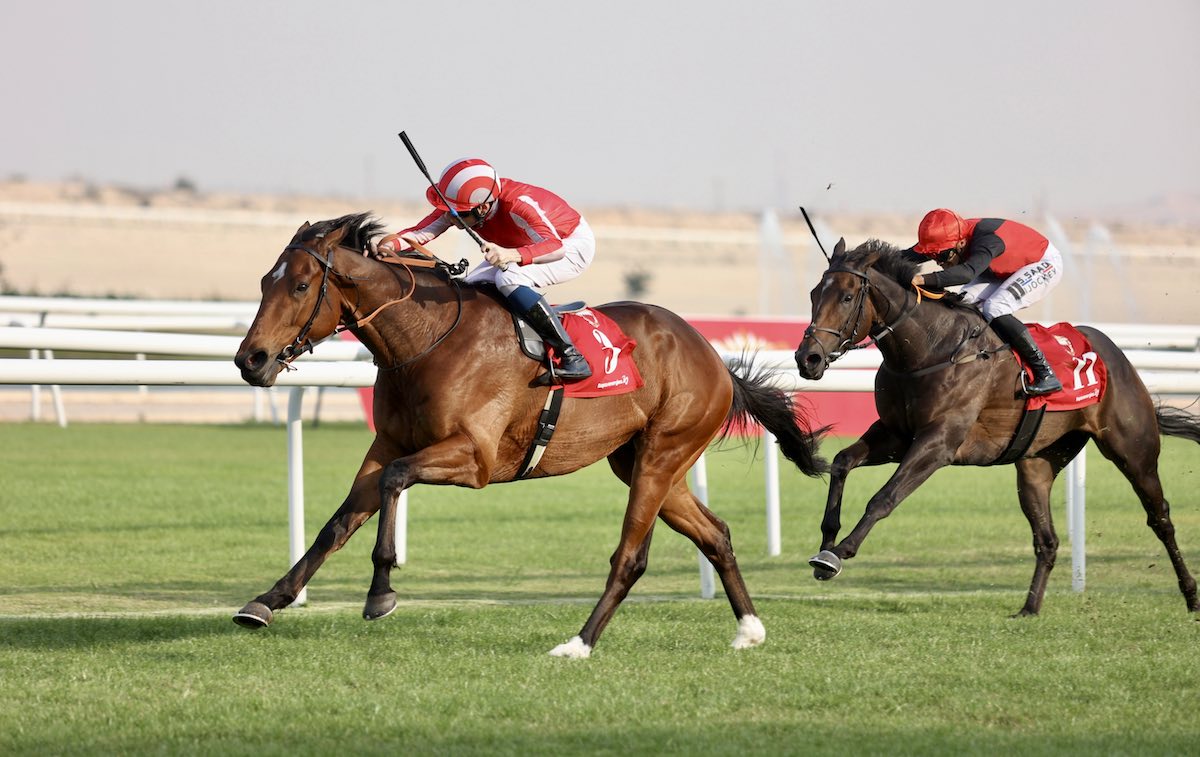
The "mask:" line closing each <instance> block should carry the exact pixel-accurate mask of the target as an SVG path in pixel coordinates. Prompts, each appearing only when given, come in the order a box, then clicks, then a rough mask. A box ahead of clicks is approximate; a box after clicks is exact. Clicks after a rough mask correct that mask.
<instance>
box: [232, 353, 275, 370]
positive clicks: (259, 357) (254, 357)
mask: <svg viewBox="0 0 1200 757" xmlns="http://www.w3.org/2000/svg"><path fill="white" fill-rule="evenodd" d="M266 359H267V353H266V352H264V351H262V350H257V351H255V352H247V353H239V354H238V355H236V356H235V357H234V358H233V364H234V365H236V366H237V367H238V368H240V369H241V370H243V371H244V370H252V371H253V370H258V369H259V368H260V367H262V364H263V363H264V362H265V361H266Z"/></svg>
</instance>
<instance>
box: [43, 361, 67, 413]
mask: <svg viewBox="0 0 1200 757" xmlns="http://www.w3.org/2000/svg"><path fill="white" fill-rule="evenodd" d="M42 354H43V355H45V356H46V359H47V360H53V359H54V350H42ZM50 397H51V399H52V400H53V401H54V417H55V418H56V419H58V427H59V428H66V427H67V409H66V407H65V406H64V405H63V398H62V387H61V386H59V385H58V384H51V386H50Z"/></svg>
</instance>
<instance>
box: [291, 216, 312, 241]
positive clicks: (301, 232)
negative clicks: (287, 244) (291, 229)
mask: <svg viewBox="0 0 1200 757" xmlns="http://www.w3.org/2000/svg"><path fill="white" fill-rule="evenodd" d="M309 226H311V224H310V223H309V222H308V221H305V222H304V223H302V224H300V228H298V229H296V233H295V234H293V235H292V241H293V242H295V241H297V240H299V239H300V237H301V236H303V235H304V232H306V231H308V227H309Z"/></svg>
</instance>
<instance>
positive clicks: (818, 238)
mask: <svg viewBox="0 0 1200 757" xmlns="http://www.w3.org/2000/svg"><path fill="white" fill-rule="evenodd" d="M406 141H407V140H406ZM427 175H428V174H427ZM800 213H801V215H803V216H804V222H805V223H807V224H808V230H809V231H811V232H812V235H813V239H815V240H817V247H820V248H821V254H822V255H824V256H825V262H826V263H829V262H831V261H830V260H829V253H828V252H825V245H823V244H821V238H820V237H819V236H817V230H816V229H815V228H813V222H812V219H810V218H809V217H808V211H807V210H805V209H804V206H803V205H801V206H800Z"/></svg>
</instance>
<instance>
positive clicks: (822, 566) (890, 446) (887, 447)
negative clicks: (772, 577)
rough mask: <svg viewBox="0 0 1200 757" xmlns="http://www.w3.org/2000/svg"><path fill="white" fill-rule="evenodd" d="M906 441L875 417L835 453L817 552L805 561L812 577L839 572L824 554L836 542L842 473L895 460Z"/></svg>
mask: <svg viewBox="0 0 1200 757" xmlns="http://www.w3.org/2000/svg"><path fill="white" fill-rule="evenodd" d="M906 446H907V442H906V441H905V440H902V439H900V438H898V437H896V435H895V434H893V433H892V432H891V431H889V430H888V428H887V427H886V426H884V425H883V423H881V422H880V421H875V423H873V424H871V427H870V428H868V429H867V430H866V432H865V433H863V435H862V436H861V437H860V438H859V439H858V441H856V442H854V443H853V444H851V445H850V446H849V447H847V448H846V449H844V450H842V451H841V452H839V453H837V455H835V456H834V458H833V465H832V466H831V468H830V471H829V494H828V495H827V497H826V499H825V517H824V518H822V519H821V553H819V554H816V555H814V556H813V557H811V558H810V559H809V561H808V564H809V565H811V566H812V569H813V578H815V579H817V580H818V581H828V580H829V579H831V578H834V577H836V576H837V575H838V573H840V572H841V567H840V565H837V564H836V563H835V562H834V561H832V560H830V559H829V557H828V555H825V554H824V553H826V552H829V550H831V549H832V548H833V545H834V544H835V543H836V542H837V535H838V531H840V530H841V528H842V520H841V518H842V493H843V492H844V491H845V488H846V477H847V476H849V475H850V471H852V470H854V469H855V468H858V467H860V466H863V465H867V466H870V465H882V464H883V463H887V462H895V461H896V460H898V459H899V458H900V456H901V455H903V454H904V449H905V447H906Z"/></svg>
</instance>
